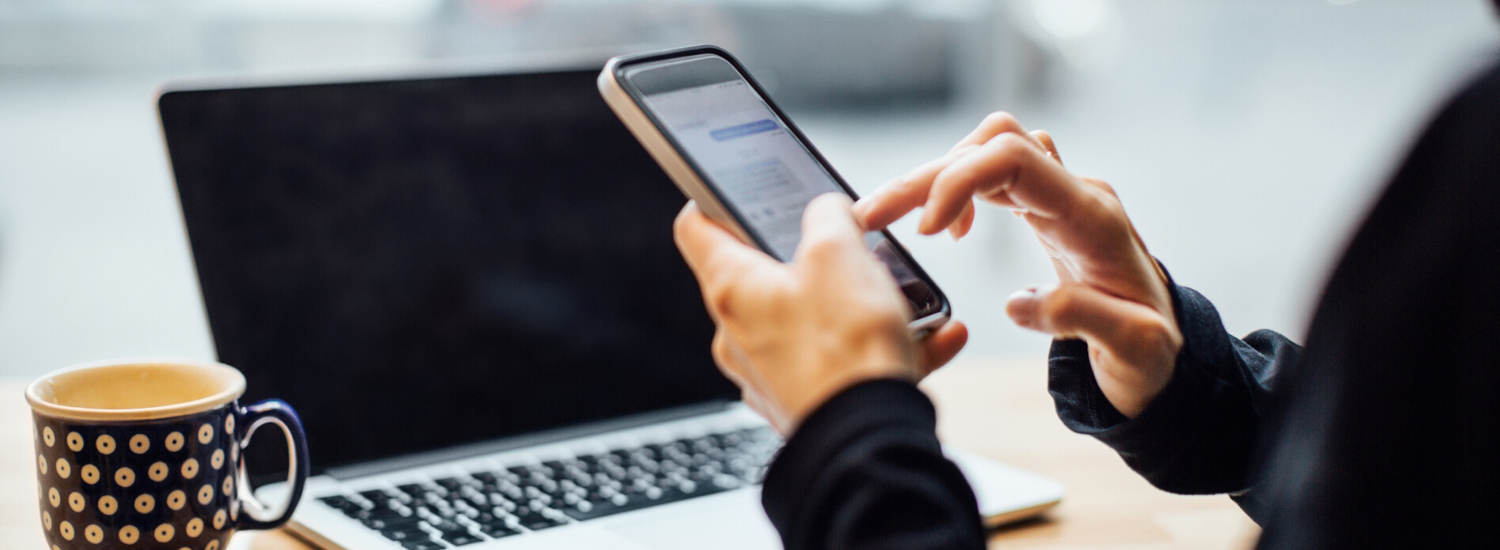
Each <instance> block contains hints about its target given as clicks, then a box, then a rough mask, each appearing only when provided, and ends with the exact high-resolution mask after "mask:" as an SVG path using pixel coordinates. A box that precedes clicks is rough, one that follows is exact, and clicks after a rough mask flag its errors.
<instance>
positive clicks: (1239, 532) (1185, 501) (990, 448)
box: [0, 358, 1258, 550]
mask: <svg viewBox="0 0 1500 550" xmlns="http://www.w3.org/2000/svg"><path fill="white" fill-rule="evenodd" d="M1046 380H1047V379H1046V368H1045V366H1044V365H1043V362H1042V360H1041V359H1040V358H1032V359H1029V360H985V361H967V362H961V363H958V364H954V365H950V366H949V367H947V368H945V369H943V370H942V371H940V372H938V373H937V374H934V375H933V376H932V377H931V378H930V379H928V380H927V382H925V383H924V385H923V387H924V388H925V389H926V390H927V392H928V393H929V394H931V395H932V396H933V398H934V400H935V401H936V402H937V405H938V410H939V418H940V426H939V430H940V432H941V434H942V436H943V438H944V440H945V441H947V442H948V443H949V444H951V445H954V446H956V447H959V448H962V449H965V450H969V451H973V452H976V453H978V454H981V455H985V456H989V457H992V458H996V459H999V460H1002V461H1005V462H1007V463H1010V464H1013V465H1015V466H1019V467H1022V468H1025V469H1028V470H1031V471H1034V472H1037V473H1040V474H1043V475H1046V476H1049V477H1052V478H1054V479H1058V480H1061V481H1062V482H1063V483H1066V484H1067V485H1068V496H1067V498H1065V499H1064V500H1063V503H1062V504H1061V505H1060V506H1058V507H1057V508H1056V509H1054V510H1053V511H1052V512H1051V513H1049V514H1048V516H1047V517H1046V518H1045V519H1042V520H1040V521H1033V522H1030V523H1026V524H1023V525H1019V526H1015V527H1011V528H1008V529H1002V530H1001V531H999V532H997V533H995V534H994V535H993V537H992V538H991V539H990V542H991V546H992V547H1004V548H1067V549H1072V550H1084V549H1105V548H1120V549H1127V548H1128V549H1130V550H1175V549H1193V550H1215V549H1243V548H1248V547H1249V546H1250V545H1251V544H1252V543H1253V541H1254V540H1255V536H1256V535H1257V533H1258V530H1257V529H1256V528H1255V524H1253V523H1251V522H1250V520H1249V519H1248V518H1246V517H1245V515H1244V514H1243V513H1241V512H1240V510H1239V508H1238V507H1236V506H1235V505H1234V503H1233V502H1230V500H1229V498H1228V497H1223V496H1217V497H1183V496H1176V495H1170V494H1166V493H1163V492H1161V491H1158V490H1156V489H1155V488H1153V487H1151V486H1150V485H1149V484H1147V483H1146V482H1145V481H1143V480H1142V479H1141V478H1140V477H1138V476H1136V475H1135V473H1133V472H1131V471H1130V469H1129V468H1127V467H1126V466H1125V464H1124V463H1123V462H1122V461H1121V460H1120V458H1119V457H1118V456H1116V455H1115V454H1114V452H1113V451H1110V450H1109V449H1108V448H1106V447H1105V446H1104V445H1103V444H1101V443H1098V442H1096V441H1094V440H1092V439H1090V438H1087V437H1084V436H1079V435H1075V434H1073V433H1072V432H1069V431H1068V430H1067V429H1066V428H1064V427H1063V425H1062V423H1061V422H1060V421H1058V419H1057V415H1056V414H1055V413H1054V412H1053V408H1052V399H1051V398H1050V397H1049V396H1048V395H1047V382H1046ZM26 382H27V381H24V380H4V381H0V548H6V549H14V550H32V549H35V550H43V549H45V548H46V545H44V544H43V542H42V528H41V520H40V516H39V515H38V513H37V507H36V506H37V496H36V472H35V471H34V468H35V461H36V458H35V456H33V453H34V451H33V448H32V445H33V443H32V440H31V439H32V435H31V413H30V409H29V408H28V407H27V406H26V400H25V399H24V398H23V397H22V390H23V388H24V387H25V383H26ZM226 550H310V547H308V546H307V545H305V544H303V543H301V542H299V541H297V540H296V539H293V538H291V537H290V536H289V535H287V534H285V533H282V532H278V531H273V532H263V533H262V532H248V533H244V534H240V535H236V536H235V538H234V542H233V543H231V544H230V545H229V548H228V549H226Z"/></svg>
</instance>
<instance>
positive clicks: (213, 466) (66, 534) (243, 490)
mask: <svg viewBox="0 0 1500 550" xmlns="http://www.w3.org/2000/svg"><path fill="white" fill-rule="evenodd" d="M244 392H245V377H244V376H243V375H241V374H240V372H239V371H237V370H235V369H233V368H231V367H229V366H227V365H223V364H219V363H213V362H202V361H189V360H177V359H171V360H117V361H105V362H98V363H88V364H83V365H78V366H75V367H71V368H67V369H63V370H60V371H57V372H53V373H51V374H48V375H46V376H43V377H41V378H39V379H37V380H36V381H35V382H32V383H31V385H30V386H27V388H26V400H27V401H28V402H29V403H30V404H31V411H32V419H33V421H34V424H35V436H36V462H35V468H36V471H37V480H38V483H37V487H38V489H39V490H40V493H41V495H40V496H41V520H42V529H44V530H45V531H46V538H47V543H48V544H49V545H51V549H52V550H126V549H142V550H145V549H158V548H159V549H165V550H220V549H222V548H224V546H225V545H226V544H227V543H228V542H229V537H230V536H231V535H233V534H234V532H235V531H237V530H239V529H271V528H275V527H279V526H281V525H282V524H283V523H286V521H287V519H288V518H290V517H291V515H292V512H293V511H294V510H295V509H296V507H297V499H298V498H300V497H301V495H302V485H303V483H304V482H306V480H307V470H308V464H307V442H306V437H305V436H304V435H303V433H302V424H301V422H299V421H298V419H297V413H296V411H293V410H292V408H291V407H290V406H288V405H287V404H286V403H283V402H281V401H277V400H269V401H262V402H260V403H256V404H254V405H250V406H241V405H240V404H239V398H240V395H242V394H243V393H244ZM268 424H270V425H275V426H277V427H279V428H281V430H282V432H284V433H285V434H286V438H287V448H288V449H289V450H290V452H289V453H288V454H289V455H290V456H289V459H290V463H289V468H288V470H289V471H288V474H287V475H288V477H289V481H290V482H291V486H292V492H291V496H290V499H289V500H288V501H287V502H286V503H285V504H283V505H282V506H279V507H276V508H274V509H273V508H271V507H268V506H266V505H265V504H263V503H261V502H260V501H258V500H256V499H255V496H254V495H253V494H252V493H251V491H250V490H249V488H248V487H247V486H246V483H245V480H246V476H245V467H244V459H243V457H242V456H241V455H240V451H241V450H242V449H244V447H245V445H247V444H248V443H249V442H250V436H251V435H253V434H254V433H255V431H256V430H257V429H258V428H261V427H264V426H266V425H268Z"/></svg>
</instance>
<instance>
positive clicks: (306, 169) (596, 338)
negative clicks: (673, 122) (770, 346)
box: [159, 69, 738, 479]
mask: <svg viewBox="0 0 1500 550" xmlns="http://www.w3.org/2000/svg"><path fill="white" fill-rule="evenodd" d="M596 74H597V69H595V70H587V71H578V72H557V73H543V74H525V75H500V76H464V77H453V78H436V79H414V80H401V81H389V82H368V83H355V84H327V85H305V86H290V87H265V88H240V89H226V90H200V91H173V92H168V93H166V94H164V95H163V96H162V98H161V100H160V105H159V107H160V111H161V118H162V124H163V126H164V129H165V134H166V136H167V145H168V148H169V150H170V155H171V162H172V169H173V171H174V173H175V177H176V180H177V185H178V192H179V194H180V197H181V201H182V209H183V215H184V217H185V219H186V222H187V229H188V236H189V239H190V241H191V245H192V252H193V258H194V261H195V263H196V266H197V270H198V276H199V279H200V281H201V285H202V291H203V300H204V304H205V306H206V309H207V314H208V320H209V323H210V326H211V327H212V332H213V338H214V344H215V346H216V348H217V351H218V355H219V359H220V360H221V361H223V362H225V363H227V364H230V365H233V366H235V367H238V368H239V369H241V370H242V371H244V373H245V375H246V378H247V379H248V381H249V390H248V392H247V394H246V397H245V399H246V400H251V401H253V400H256V399H260V398H262V397H263V396H271V395H275V396H279V397H281V398H283V399H285V400H287V401H288V402H289V403H291V404H292V405H293V406H294V407H296V408H297V410H298V411H299V412H300V413H301V415H302V421H303V423H304V425H305V426H306V428H307V435H308V439H309V442H310V450H311V453H312V462H313V467H314V469H315V471H318V470H322V469H326V468H329V467H337V466H341V465H347V464H351V463H356V462H361V461H367V460H372V459H378V458H385V457H391V456H396V455H402V454H408V453H413V452H419V451H425V450H431V449H438V448H443V447H448V446H453V445H460V444H465V443H473V442H479V441H485V440H491V439H495V438H500V437H505V436H509V435H514V434H520V433H525V432H532V431H536V430H543V429H548V428H554V427H559V426H567V425H573V424H578V423H582V422H588V421H591V420H598V419H605V418H614V417H619V416H622V415H628V414H632V413H641V412H647V411H655V410H662V409H668V408H672V407H678V406H683V405H688V404H694V403H703V402H711V401H726V400H730V399H734V398H736V397H737V395H738V393H737V391H736V390H735V389H734V388H733V386H731V385H730V384H729V383H728V382H727V381H726V380H724V379H723V378H722V377H721V376H720V375H719V373H718V372H717V371H716V370H715V368H714V365H713V363H712V359H711V357H710V356H709V342H710V340H711V338H712V335H713V326H712V324H711V323H710V321H709V319H708V318H707V316H706V314H705V313H704V310H703V305H702V301H701V298H700V296H699V294H698V290H697V285H696V284H695V283H694V281H693V279H692V276H691V274H690V273H689V271H688V270H687V268H686V266H685V265H684V264H683V262H682V260H681V258H680V257H679V256H678V254H677V251H676V249H675V248H674V246H673V244H672V236H671V224H672V219H673V216H674V215H675V214H676V212H677V210H678V209H679V208H680V207H681V206H682V204H683V199H682V196H681V195H680V194H679V193H678V191H677V190H676V188H675V187H673V185H672V184H671V182H670V181H669V180H668V179H667V178H666V176H664V175H663V174H662V173H661V171H660V169H659V168H657V166H656V164H655V163H653V162H652V160H651V159H650V158H649V157H648V156H647V155H646V153H645V152H644V150H642V149H641V147H640V146H639V145H637V144H636V142H635V140H634V139H632V138H631V136H630V135H629V134H628V133H627V131H626V130H625V128H624V127H623V126H622V125H621V124H620V123H619V122H618V121H617V120H616V119H615V117H614V115H613V114H611V113H610V112H609V110H608V109H607V108H606V107H605V105H604V103H603V102H602V101H601V100H600V98H599V95H598V92H597V91H595V86H594V77H595V75H596ZM275 439H278V438H276V437H262V438H258V439H257V441H256V443H255V445H253V446H252V449H254V450H257V451H260V452H261V453H276V452H281V453H284V451H277V450H276V446H277V442H276V441H267V440H275ZM255 448H258V449H255ZM281 456H285V455H284V454H282V455H281ZM277 462H279V460H260V461H254V462H252V463H257V464H268V463H270V464H275V463H277ZM257 477H258V478H261V479H265V478H264V477H263V476H257ZM271 477H276V478H279V477H280V476H279V475H277V476H271Z"/></svg>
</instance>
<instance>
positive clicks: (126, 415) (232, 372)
mask: <svg viewBox="0 0 1500 550" xmlns="http://www.w3.org/2000/svg"><path fill="white" fill-rule="evenodd" d="M132 365H135V366H146V365H163V366H178V367H188V368H202V369H207V370H208V371H209V372H210V373H212V375H213V376H214V377H215V378H216V379H217V380H218V381H220V382H222V383H223V385H224V389H223V390H220V391H218V392H216V393H214V394H212V395H208V396H204V397H200V398H198V399H194V400H192V401H185V402H182V403H173V404H170V405H161V406H157V407H144V408H135V409H99V408H91V407H74V406H70V405H60V404H58V403H55V402H52V401H50V400H49V399H48V397H49V396H50V395H53V394H52V392H53V384H54V383H56V381H57V379H58V378H66V377H68V376H69V375H72V374H76V373H79V372H82V371H88V370H95V369H106V368H112V367H124V366H132ZM244 393H245V375H244V374H241V373H240V371H239V370H237V369H235V368H234V367H231V366H229V365H225V364H223V363H219V362H217V361H201V360H196V359H182V358H170V357H144V358H126V359H106V360H103V361H91V362H88V363H81V364H77V365H73V366H71V367H67V368H63V369H59V370H55V371H52V372H49V373H47V374H44V375H42V376H41V377H40V378H37V379H36V380H34V381H32V382H31V384H28V385H27V386H26V402H27V403H29V404H30V405H31V410H32V411H34V412H36V413H38V414H42V415H45V416H50V417H54V418H60V419H64V420H87V421H103V422H124V421H138V420H158V419H163V418H173V417H178V416H186V415H190V414H197V413H200V412H204V411H209V410H213V409H216V408H219V406H221V405H224V404H226V403H229V402H232V401H234V400H235V399H238V398H239V397H240V396H241V395H244Z"/></svg>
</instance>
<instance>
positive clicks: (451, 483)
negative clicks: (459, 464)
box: [433, 477, 463, 492]
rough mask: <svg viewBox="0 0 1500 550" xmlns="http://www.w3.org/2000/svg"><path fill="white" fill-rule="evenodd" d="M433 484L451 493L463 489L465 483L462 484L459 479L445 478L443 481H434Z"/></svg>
mask: <svg viewBox="0 0 1500 550" xmlns="http://www.w3.org/2000/svg"><path fill="white" fill-rule="evenodd" d="M433 483H436V484H438V486H439V487H442V488H444V489H447V490H449V491H450V492H457V491H458V490H459V489H461V488H462V487H463V483H462V482H460V481H459V480H457V479H454V478H451V477H445V478H443V479H439V480H434V481H433Z"/></svg>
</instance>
